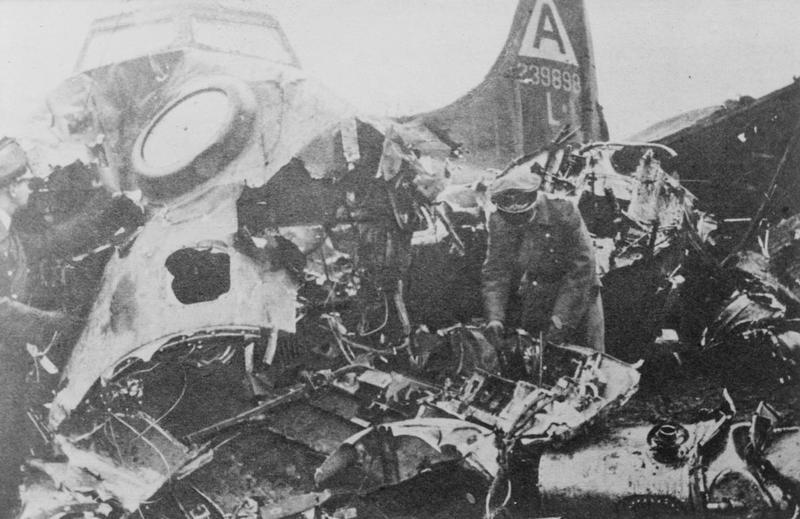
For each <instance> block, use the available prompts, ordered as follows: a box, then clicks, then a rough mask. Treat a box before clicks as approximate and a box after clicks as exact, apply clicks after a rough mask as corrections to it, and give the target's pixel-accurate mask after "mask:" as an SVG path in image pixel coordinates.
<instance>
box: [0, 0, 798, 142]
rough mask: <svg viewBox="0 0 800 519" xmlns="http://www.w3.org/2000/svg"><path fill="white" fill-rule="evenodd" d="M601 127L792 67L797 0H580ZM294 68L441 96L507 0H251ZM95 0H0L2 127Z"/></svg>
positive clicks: (453, 87) (383, 99)
mask: <svg viewBox="0 0 800 519" xmlns="http://www.w3.org/2000/svg"><path fill="white" fill-rule="evenodd" d="M585 1H586V4H587V9H588V15H589V22H590V25H591V31H592V36H593V42H594V50H595V58H596V61H597V70H598V83H599V92H600V102H601V103H602V104H603V105H604V107H605V113H606V117H607V119H608V122H609V126H610V129H611V134H612V137H616V138H623V137H625V136H627V135H629V134H632V133H634V132H636V131H638V130H640V129H642V128H644V127H645V126H648V125H650V124H652V123H654V122H657V121H659V120H661V119H664V118H667V117H670V116H672V115H675V114H677V113H680V112H683V111H686V110H690V109H693V108H698V107H701V106H708V105H711V104H719V103H722V102H723V101H724V100H725V99H729V98H734V97H738V96H739V95H743V94H748V95H753V96H756V97H757V96H760V95H764V94H766V93H768V92H770V91H772V90H775V89H777V88H779V87H782V86H784V85H786V84H788V83H789V82H791V81H792V78H793V76H794V75H796V74H800V44H798V39H797V31H798V25H800V2H798V1H796V0H585ZM253 2H254V3H255V2H257V3H259V4H266V5H268V6H269V7H270V9H271V10H272V11H273V13H274V14H276V16H277V17H278V18H279V19H280V20H281V22H282V24H283V26H284V30H285V31H286V33H287V35H288V37H289V39H290V41H291V42H292V44H293V46H294V47H295V50H296V51H297V54H298V55H299V58H300V60H301V62H302V63H303V65H304V67H305V68H306V70H308V71H309V73H311V74H312V75H314V76H316V77H317V78H319V79H320V80H321V81H322V82H323V83H325V84H327V85H329V86H330V87H331V88H332V89H333V90H335V91H336V92H337V93H338V94H339V95H340V96H342V97H345V98H346V99H348V100H350V101H351V102H352V103H353V104H355V105H356V106H357V107H358V108H360V109H361V110H363V111H364V112H367V113H376V114H392V115H399V114H410V113H415V112H419V111H424V110H429V109H433V108H436V107H438V106H442V105H444V104H447V103H448V102H450V101H453V100H454V99H456V98H457V97H458V96H459V95H461V94H464V93H466V92H467V91H468V90H469V89H470V88H471V87H473V86H475V85H476V84H477V83H478V82H480V80H481V79H482V78H483V76H484V75H485V74H486V72H487V71H488V69H489V67H490V66H491V64H492V63H493V62H494V59H495V57H496V56H497V54H498V52H499V50H500V48H501V46H502V44H503V42H504V41H505V38H506V36H507V33H508V29H509V26H510V24H511V17H512V15H513V12H514V8H515V6H516V3H517V0H268V1H266V2H262V1H261V0H253ZM115 4H117V3H116V2H113V1H108V0H103V1H98V0H49V1H48V0H25V1H22V0H5V1H0V130H2V128H3V127H7V126H9V124H8V123H9V122H13V121H15V120H18V119H19V117H20V114H22V113H24V112H26V111H27V110H30V109H31V108H32V107H33V106H35V102H36V101H37V100H38V99H40V98H42V97H43V96H44V95H45V94H46V92H47V91H49V90H50V89H52V88H53V87H54V86H55V85H56V84H57V83H58V82H59V81H60V80H61V79H63V78H65V77H66V76H68V75H69V74H70V72H71V70H72V67H73V65H74V62H75V59H76V57H77V54H78V51H79V49H80V45H81V42H82V41H83V37H84V35H85V33H86V29H87V27H88V24H89V22H90V21H91V19H92V18H93V17H95V16H98V15H106V14H110V13H111V12H114V11H115V10H116V9H117V5H118V4H117V5H115Z"/></svg>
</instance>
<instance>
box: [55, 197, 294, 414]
mask: <svg viewBox="0 0 800 519" xmlns="http://www.w3.org/2000/svg"><path fill="white" fill-rule="evenodd" d="M238 193H239V190H238V189H235V188H234V186H228V187H222V188H213V189H210V190H209V191H208V192H207V193H205V194H204V195H203V196H201V197H200V198H199V200H195V203H194V204H192V205H191V206H180V205H178V206H174V207H172V208H170V209H168V210H165V211H163V213H161V214H160V215H159V216H156V217H155V218H153V219H151V220H150V222H148V225H146V226H145V227H144V228H143V229H142V231H141V233H140V234H139V236H137V238H136V241H135V242H134V243H133V244H132V245H131V246H130V247H129V248H128V249H125V250H121V251H119V252H118V254H117V256H116V257H114V258H113V259H112V260H111V261H110V262H109V264H108V266H107V268H106V272H105V279H104V283H103V287H102V289H101V290H100V293H99V294H98V296H97V300H96V302H95V306H94V309H93V311H92V312H91V314H90V319H89V322H88V323H87V325H86V327H85V328H84V331H83V334H82V335H81V337H80V339H79V340H78V343H77V345H76V347H75V349H74V351H73V354H72V356H71V358H70V362H69V364H68V365H67V367H66V368H65V372H64V379H65V380H66V385H65V386H64V388H63V389H62V390H61V391H59V393H58V396H57V397H56V400H55V401H54V407H53V408H52V409H51V424H52V425H53V426H57V425H58V424H59V423H60V421H61V419H62V418H63V417H64V416H65V415H66V414H68V413H69V412H70V411H71V410H72V409H74V408H75V406H76V405H77V404H78V403H79V402H80V400H81V399H82V398H83V395H84V394H85V393H86V391H87V390H88V389H89V387H91V385H92V384H93V383H94V381H95V380H98V379H100V378H108V377H110V376H112V375H113V374H114V371H113V370H114V368H115V367H116V366H118V364H119V363H121V362H125V361H126V360H127V359H128V358H129V357H137V358H142V359H145V360H146V359H149V358H150V357H151V356H152V355H153V353H154V352H155V351H157V350H158V349H159V348H161V347H162V346H163V345H164V344H165V343H167V342H168V341H170V340H171V339H172V338H174V337H176V336H180V335H191V334H193V333H196V332H198V331H203V332H206V333H215V332H217V331H218V333H222V334H224V333H225V330H226V329H228V330H241V333H243V334H244V333H246V330H250V333H257V332H258V330H259V329H261V328H264V329H268V330H271V331H272V332H271V333H274V334H277V333H278V331H279V330H281V331H285V332H290V333H292V332H294V320H295V312H294V308H293V307H292V306H291V305H287V304H286V302H287V301H291V300H294V299H295V294H296V288H295V287H294V286H293V285H292V283H291V282H290V281H289V279H288V277H287V274H286V272H284V271H278V270H274V271H270V269H269V265H268V264H267V265H264V264H259V263H256V262H255V261H254V260H253V259H251V258H249V257H248V256H246V255H245V254H243V253H242V252H240V251H238V250H237V249H236V248H235V247H234V244H233V236H234V235H235V233H236V229H237V227H236V200H237V198H238ZM179 251H214V252H215V253H218V254H221V255H224V256H225V257H227V258H228V263H227V264H226V265H224V266H222V267H220V269H221V272H220V277H221V278H220V277H215V276H213V275H211V274H210V273H209V272H202V271H201V268H200V266H199V265H198V264H197V263H195V264H189V265H186V266H185V268H189V269H195V273H194V276H192V275H191V274H189V275H187V276H186V278H187V279H185V280H184V279H183V278H182V277H180V276H175V275H173V273H171V272H170V271H169V269H168V263H169V258H170V256H172V255H174V254H176V253H178V252H179ZM188 261H190V260H187V262H188ZM195 261H197V260H195ZM223 280H225V281H223ZM223 282H225V283H226V286H227V287H228V290H226V291H225V292H224V293H221V294H219V295H218V297H215V298H213V299H210V298H209V299H210V300H208V301H197V302H194V303H191V304H186V303H183V302H181V301H180V300H179V298H178V296H177V294H179V291H180V290H181V283H191V284H194V285H195V287H194V290H196V291H200V292H206V293H210V292H214V291H215V290H216V289H217V288H218V287H219V285H220V284H222V283H223ZM229 333H235V332H229Z"/></svg>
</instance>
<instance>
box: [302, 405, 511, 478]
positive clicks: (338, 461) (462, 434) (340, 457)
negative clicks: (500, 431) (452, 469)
mask: <svg viewBox="0 0 800 519" xmlns="http://www.w3.org/2000/svg"><path fill="white" fill-rule="evenodd" d="M387 455H388V456H387ZM457 459H463V460H464V462H465V463H466V464H467V465H468V466H470V467H471V468H473V469H475V470H477V471H478V472H480V473H481V474H483V475H484V476H486V477H487V478H488V477H493V476H494V475H495V474H496V473H497V470H498V465H497V449H496V448H495V446H494V433H492V431H490V430H489V429H487V428H485V427H483V426H481V425H478V424H474V423H470V422H466V421H463V420H457V419H451V418H418V419H414V420H403V421H399V422H392V423H388V424H383V425H378V426H374V427H370V428H368V429H365V430H363V431H361V432H359V433H357V434H355V435H353V436H352V437H350V438H348V439H347V440H345V441H344V442H343V443H342V445H340V446H339V448H338V449H337V450H336V451H334V452H333V453H332V454H331V455H330V456H328V458H327V459H326V460H325V461H324V462H323V463H322V465H320V467H319V468H318V469H317V471H316V473H315V477H314V479H315V480H316V482H317V484H318V485H321V486H325V487H332V488H338V487H339V485H345V486H348V485H351V484H355V486H357V487H359V492H365V493H368V492H369V491H371V490H375V489H377V488H379V487H381V486H385V485H389V484H397V483H400V482H402V481H406V480H408V479H411V478H413V477H415V476H417V475H418V474H420V472H421V471H422V470H425V469H426V468H428V467H430V466H431V465H435V464H437V463H441V462H443V461H448V460H450V461H452V460H457ZM348 468H356V469H358V470H359V471H361V472H362V476H363V478H364V479H363V480H361V479H359V478H356V480H355V481H354V480H350V479H348V480H346V481H340V480H338V479H336V477H337V475H339V474H340V473H341V472H342V471H344V470H347V469H348Z"/></svg>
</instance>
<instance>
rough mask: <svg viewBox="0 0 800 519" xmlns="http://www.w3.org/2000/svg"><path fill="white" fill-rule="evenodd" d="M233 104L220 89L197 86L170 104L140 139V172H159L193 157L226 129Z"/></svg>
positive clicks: (175, 167)
mask: <svg viewBox="0 0 800 519" xmlns="http://www.w3.org/2000/svg"><path fill="white" fill-rule="evenodd" d="M232 105H233V103H232V102H231V99H230V98H229V97H228V95H227V94H226V93H225V92H224V91H223V90H220V89H206V90H200V91H197V92H194V93H192V94H190V95H188V96H186V97H184V98H183V99H181V100H179V101H178V102H177V103H175V104H174V105H172V106H171V107H170V108H169V109H168V110H166V111H165V112H164V113H162V114H161V117H159V119H158V120H157V121H156V122H155V123H154V124H153V126H152V127H151V128H150V131H149V132H148V134H147V136H146V137H145V139H144V142H143V143H142V147H141V152H140V153H141V158H142V161H143V162H144V164H145V165H147V166H148V168H147V170H146V171H142V173H143V174H145V175H147V176H150V177H154V176H162V175H164V174H169V173H172V172H174V171H175V170H176V169H178V168H180V167H182V166H184V165H185V164H187V163H189V162H191V161H192V160H194V159H195V157H197V156H198V155H200V154H201V153H203V152H204V151H205V150H206V149H208V148H209V147H210V146H211V145H213V144H214V143H215V142H217V141H218V140H219V139H220V137H221V136H222V135H223V134H224V132H225V131H226V130H227V129H228V126H229V124H230V114H231V111H232V110H233V108H234V107H233V106H232Z"/></svg>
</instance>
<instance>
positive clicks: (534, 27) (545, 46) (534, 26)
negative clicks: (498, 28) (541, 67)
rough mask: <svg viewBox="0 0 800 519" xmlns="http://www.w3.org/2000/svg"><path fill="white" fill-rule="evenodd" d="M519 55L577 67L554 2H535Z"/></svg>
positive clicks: (564, 27)
mask: <svg viewBox="0 0 800 519" xmlns="http://www.w3.org/2000/svg"><path fill="white" fill-rule="evenodd" d="M519 55H520V56H524V57H527V58H540V59H547V60H551V61H557V62H560V63H565V64H567V65H575V66H578V60H577V59H576V58H575V50H574V49H573V48H572V42H571V41H570V39H569V34H568V33H567V29H566V26H565V25H564V21H563V20H562V19H561V15H560V14H559V13H558V9H556V5H555V2H554V0H536V5H535V6H534V7H533V12H532V13H531V17H530V20H528V26H527V27H526V28H525V35H524V36H523V38H522V45H521V46H520V49H519Z"/></svg>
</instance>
